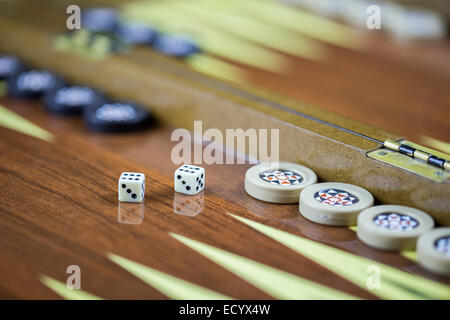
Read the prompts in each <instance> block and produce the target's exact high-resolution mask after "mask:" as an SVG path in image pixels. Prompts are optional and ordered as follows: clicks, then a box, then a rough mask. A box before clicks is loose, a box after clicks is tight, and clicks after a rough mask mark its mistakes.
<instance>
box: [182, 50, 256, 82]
mask: <svg viewBox="0 0 450 320" xmlns="http://www.w3.org/2000/svg"><path fill="white" fill-rule="evenodd" d="M185 61H186V63H187V64H188V65H190V66H191V67H192V68H193V69H195V70H197V71H199V72H203V73H206V74H209V75H211V76H214V77H217V78H220V79H224V80H227V81H231V82H236V83H240V84H246V83H248V81H247V80H246V72H245V70H244V69H242V68H240V67H237V66H234V65H232V64H231V63H228V62H225V61H223V60H220V59H217V58H214V57H212V56H209V55H206V54H196V55H193V56H191V57H189V58H187V59H186V60H185Z"/></svg>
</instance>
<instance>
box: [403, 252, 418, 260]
mask: <svg viewBox="0 0 450 320" xmlns="http://www.w3.org/2000/svg"><path fill="white" fill-rule="evenodd" d="M400 254H401V255H402V256H404V257H406V258H408V259H411V260H414V261H417V253H416V251H414V250H408V251H402V252H400Z"/></svg>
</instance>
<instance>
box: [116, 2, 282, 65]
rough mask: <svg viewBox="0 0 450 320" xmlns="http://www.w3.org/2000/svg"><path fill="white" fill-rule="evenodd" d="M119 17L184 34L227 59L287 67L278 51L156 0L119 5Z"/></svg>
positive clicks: (208, 50) (169, 31)
mask: <svg viewBox="0 0 450 320" xmlns="http://www.w3.org/2000/svg"><path fill="white" fill-rule="evenodd" d="M121 18H122V19H123V20H124V21H139V22H141V23H148V24H150V25H156V26H157V27H158V29H159V30H161V31H162V32H168V33H171V32H176V33H182V34H187V35H189V36H192V37H193V38H194V39H195V40H196V41H197V43H198V45H199V47H200V48H201V49H202V51H204V52H206V53H212V54H214V55H215V56H218V57H221V58H225V59H228V60H230V61H235V62H238V63H243V64H247V65H250V66H253V67H257V68H262V69H265V70H269V71H273V72H282V71H283V70H287V69H288V63H287V60H286V58H285V57H283V56H282V55H280V54H278V53H277V52H274V51H272V50H269V49H266V48H264V47H262V46H259V45H256V44H254V43H252V42H249V41H245V40H243V39H241V38H240V37H237V36H234V35H233V34H230V33H227V32H223V31H221V30H219V29H217V28H214V27H211V26H208V25H206V24H204V23H202V22H201V21H199V20H198V19H192V18H190V17H187V16H186V15H184V14H183V13H180V12H178V11H176V10H171V8H169V7H167V6H164V5H162V3H159V2H157V1H150V2H148V1H138V2H131V3H129V4H126V5H124V6H123V7H122V10H121Z"/></svg>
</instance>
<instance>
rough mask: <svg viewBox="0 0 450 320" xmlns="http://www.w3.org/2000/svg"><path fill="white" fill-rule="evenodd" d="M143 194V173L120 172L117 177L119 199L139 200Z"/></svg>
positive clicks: (142, 197) (127, 200)
mask: <svg viewBox="0 0 450 320" xmlns="http://www.w3.org/2000/svg"><path fill="white" fill-rule="evenodd" d="M144 195H145V174H143V173H140V172H122V174H121V175H120V178H119V201H124V202H141V201H142V199H144Z"/></svg>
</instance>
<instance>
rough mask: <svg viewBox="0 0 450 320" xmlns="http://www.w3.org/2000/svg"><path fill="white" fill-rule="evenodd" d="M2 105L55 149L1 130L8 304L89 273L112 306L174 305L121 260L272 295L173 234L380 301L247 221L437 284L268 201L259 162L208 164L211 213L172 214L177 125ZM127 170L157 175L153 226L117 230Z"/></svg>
mask: <svg viewBox="0 0 450 320" xmlns="http://www.w3.org/2000/svg"><path fill="white" fill-rule="evenodd" d="M0 104H3V105H5V106H6V107H8V108H9V109H10V110H12V111H14V112H16V113H17V114H19V115H21V116H23V117H24V118H26V119H29V120H31V121H32V122H33V123H35V124H37V125H39V126H41V127H42V128H44V129H46V130H48V131H50V132H51V133H52V134H54V136H55V140H54V142H46V141H42V140H39V139H36V138H33V137H30V136H27V135H23V134H22V133H18V132H16V131H12V130H9V129H5V128H0V136H1V137H2V138H1V140H0V172H1V175H0V191H1V193H2V198H1V200H0V211H1V212H2V219H1V220H0V230H1V232H0V247H1V248H2V249H1V250H0V260H1V261H2V263H1V264H0V292H1V296H2V297H3V298H26V299H36V298H38V299H40V298H57V295H55V293H54V292H52V291H50V290H49V289H48V288H47V287H45V286H44V285H42V284H41V283H40V281H39V276H40V275H42V274H45V275H48V276H51V277H53V278H55V279H58V280H60V281H62V282H64V283H65V279H66V278H67V274H66V273H65V272H66V268H67V266H68V265H72V264H76V265H79V266H80V267H81V270H82V285H83V290H85V291H87V292H89V293H92V294H95V295H97V296H100V297H103V298H107V299H125V298H137V299H145V298H151V299H164V298H166V297H165V296H164V295H162V294H161V293H160V292H158V291H156V290H155V289H153V288H151V287H149V286H148V285H146V284H144V283H143V282H142V281H140V280H138V279H137V278H135V277H134V276H132V275H130V274H129V273H127V272H126V271H124V270H122V269H120V268H119V267H118V266H117V265H115V264H113V263H112V262H111V261H110V260H108V259H107V258H106V254H107V253H110V252H112V253H115V254H118V255H121V256H124V257H126V258H128V259H131V260H133V261H136V262H139V263H142V264H144V265H147V266H149V267H152V268H155V269H157V270H160V271H163V272H166V273H168V274H170V275H174V276H176V277H179V278H181V279H185V280H188V281H190V282H193V283H195V284H198V285H201V286H203V287H206V288H209V289H212V290H215V291H218V292H221V293H223V294H226V295H228V296H232V297H235V298H246V299H259V298H261V299H266V298H271V296H269V295H268V294H267V293H264V292H262V291H260V290H259V289H257V288H255V287H253V286H252V285H250V284H248V283H247V282H245V281H243V280H242V279H240V278H238V277H237V276H235V275H233V274H232V273H230V272H229V271H226V270H224V269H223V268H221V267H220V266H218V265H217V264H214V263H212V262H211V261H210V260H208V259H206V258H204V257H202V256H201V255H199V254H197V253H195V252H194V251H190V250H188V249H186V247H185V246H183V245H182V244H180V243H179V242H177V241H175V240H174V239H173V238H171V237H170V236H169V235H168V234H167V233H168V232H175V233H177V234H181V235H184V236H187V237H189V238H191V239H195V240H199V241H202V242H204V243H207V244H210V245H213V246H216V247H218V248H221V249H225V250H227V251H229V252H232V253H236V254H239V255H241V256H244V257H247V258H250V259H252V260H254V261H258V262H262V263H265V264H267V265H270V266H273V267H276V268H279V269H281V270H285V271H288V272H290V273H292V274H295V275H300V276H302V277H304V278H306V279H310V280H312V281H314V282H317V283H320V284H324V285H326V286H329V287H331V288H335V289H338V290H340V291H343V292H346V293H349V294H352V295H355V296H357V297H361V298H369V299H370V298H376V296H374V295H372V294H371V293H370V292H368V291H366V290H362V289H361V288H359V287H357V286H355V285H354V284H352V283H351V282H349V281H347V280H345V279H344V278H342V277H340V276H338V275H336V274H335V273H333V272H331V271H330V270H328V269H325V268H324V267H321V266H319V265H318V264H316V263H315V262H313V261H311V260H309V259H307V258H305V257H303V256H301V255H299V254H296V253H294V252H293V251H292V250H290V249H287V248H286V247H284V246H282V245H281V244H279V243H276V242H274V241H273V240H270V239H268V238H267V237H265V236H264V235H262V234H260V233H258V232H255V231H253V230H252V229H250V228H249V227H247V226H245V225H243V224H240V223H238V222H237V221H236V220H234V219H232V218H231V217H230V216H228V215H227V214H226V213H225V212H230V213H233V214H236V215H239V216H244V217H247V218H250V219H252V220H256V221H259V222H262V223H264V224H267V225H270V226H273V227H276V228H278V229H282V230H286V231H288V232H290V233H293V234H297V235H299V236H301V237H306V238H309V239H312V240H314V241H318V242H322V243H325V244H327V245H329V246H332V247H336V248H339V249H342V250H345V251H348V252H352V253H355V254H357V255H359V256H363V257H367V258H370V259H373V260H374V261H378V262H381V263H385V264H387V265H391V266H394V267H396V268H399V269H402V270H405V271H407V272H408V273H413V274H418V275H421V276H424V277H426V278H430V279H434V280H437V281H439V282H442V283H446V284H450V279H445V278H442V277H437V276H435V275H433V274H430V273H429V272H426V271H425V270H423V269H422V268H421V267H419V266H418V265H417V264H416V263H415V262H414V261H412V260H410V259H407V258H405V257H404V256H402V255H399V254H398V253H392V252H384V251H380V250H374V249H371V248H369V247H367V246H366V245H364V244H362V243H361V242H360V241H359V240H357V239H356V234H355V232H354V231H352V230H350V229H347V228H332V227H326V226H320V225H317V224H314V223H311V222H309V221H307V220H305V219H304V218H302V217H301V216H299V213H298V208H297V205H276V204H268V203H264V202H260V201H257V200H255V199H253V198H251V197H250V196H248V195H247V194H246V193H245V191H244V188H243V178H244V174H245V171H246V169H247V168H248V165H228V166H223V165H222V166H220V165H212V166H206V172H207V181H206V189H205V191H204V209H203V211H202V212H201V213H200V214H199V215H197V216H195V217H187V216H183V215H179V214H175V213H174V210H173V200H174V191H173V181H172V174H173V170H174V169H175V168H176V166H175V165H174V164H172V162H171V161H170V151H171V147H172V146H173V143H172V142H171V141H170V134H171V131H172V130H171V129H170V128H167V127H160V128H154V129H149V130H147V131H144V132H141V133H135V134H129V135H128V134H126V135H106V134H97V133H92V132H89V131H87V130H86V129H85V128H84V125H83V123H82V121H81V119H79V118H77V117H75V118H65V117H56V116H50V115H48V114H46V113H45V112H44V111H43V107H42V105H41V104H39V103H33V102H28V101H21V100H9V99H0ZM122 171H139V172H144V173H145V174H146V176H147V184H148V185H147V187H148V189H147V194H146V198H145V207H144V208H145V209H144V211H145V212H144V218H143V222H142V224H139V225H130V224H122V223H118V209H119V208H118V200H117V190H116V188H117V179H118V177H119V175H120V173H121V172H122Z"/></svg>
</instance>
